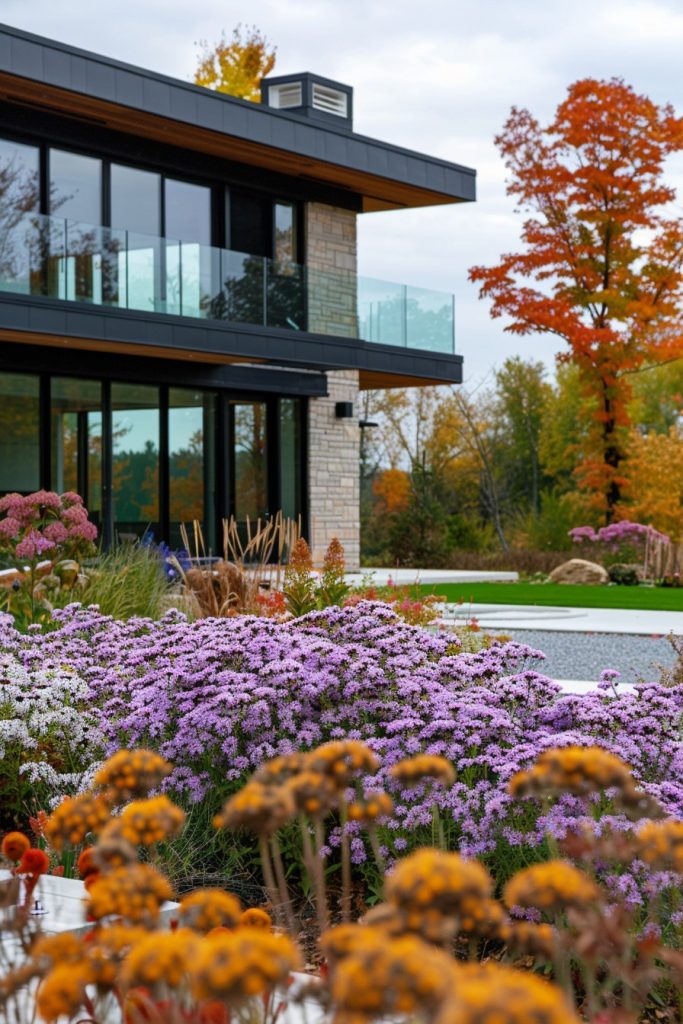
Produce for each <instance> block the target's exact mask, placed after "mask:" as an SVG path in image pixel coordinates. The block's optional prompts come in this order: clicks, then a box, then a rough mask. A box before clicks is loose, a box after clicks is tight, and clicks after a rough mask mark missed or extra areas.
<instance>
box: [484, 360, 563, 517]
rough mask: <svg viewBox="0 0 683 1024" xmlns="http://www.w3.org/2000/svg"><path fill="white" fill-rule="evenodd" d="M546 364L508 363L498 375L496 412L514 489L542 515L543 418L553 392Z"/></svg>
mask: <svg viewBox="0 0 683 1024" xmlns="http://www.w3.org/2000/svg"><path fill="white" fill-rule="evenodd" d="M545 376H546V373H545V367H544V365H543V363H540V362H535V361H528V362H525V361H524V360H523V359H520V358H519V356H515V357H514V358H512V359H506V360H505V362H504V363H503V365H502V367H501V368H500V369H499V370H498V371H497V372H496V400H495V408H496V412H497V413H498V415H499V416H500V417H501V419H502V420H503V429H504V434H505V461H506V464H507V467H508V470H507V471H508V475H509V476H510V478H511V484H512V487H513V489H514V491H515V493H516V495H519V496H520V497H522V498H523V499H524V500H525V501H527V502H528V504H529V506H530V508H531V511H532V512H533V513H534V514H535V515H538V513H539V510H540V507H541V489H542V487H543V484H544V482H545V481H544V479H543V471H542V467H541V458H540V446H541V426H542V423H543V414H544V410H545V408H546V405H547V403H548V400H549V397H550V395H551V393H552V389H551V387H550V385H549V384H548V382H547V380H546V379H545Z"/></svg>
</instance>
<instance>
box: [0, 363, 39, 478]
mask: <svg viewBox="0 0 683 1024" xmlns="http://www.w3.org/2000/svg"><path fill="white" fill-rule="evenodd" d="M39 486H40V385H39V380H38V377H37V376H33V375H32V374H24V373H0V493H3V494H5V493H7V492H8V491H27V492H29V491H37V490H38V488H39Z"/></svg>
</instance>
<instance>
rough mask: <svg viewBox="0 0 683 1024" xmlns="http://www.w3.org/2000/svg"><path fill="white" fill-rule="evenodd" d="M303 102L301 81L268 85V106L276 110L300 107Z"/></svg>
mask: <svg viewBox="0 0 683 1024" xmlns="http://www.w3.org/2000/svg"><path fill="white" fill-rule="evenodd" d="M302 103H303V95H302V89H301V82H283V84H282V85H270V86H268V106H269V107H275V108H276V110H287V109H288V108H289V107H300V106H301V104H302Z"/></svg>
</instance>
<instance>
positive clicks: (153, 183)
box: [111, 164, 161, 237]
mask: <svg viewBox="0 0 683 1024" xmlns="http://www.w3.org/2000/svg"><path fill="white" fill-rule="evenodd" d="M111 225H112V227H113V228H125V229H127V230H128V231H133V232H136V233H139V234H142V235H153V236H154V237H158V236H159V235H160V234H161V175H160V174H155V173H154V172H153V171H141V170H139V169H138V168H137V167H126V166H125V165H123V164H112V165H111Z"/></svg>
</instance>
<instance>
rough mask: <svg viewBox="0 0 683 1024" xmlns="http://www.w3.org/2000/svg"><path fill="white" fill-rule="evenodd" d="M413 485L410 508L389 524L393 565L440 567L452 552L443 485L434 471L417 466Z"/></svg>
mask: <svg viewBox="0 0 683 1024" xmlns="http://www.w3.org/2000/svg"><path fill="white" fill-rule="evenodd" d="M410 483H411V488H410V499H409V503H408V506H407V508H405V509H401V510H400V511H399V512H397V513H395V514H394V516H392V517H391V519H390V521H389V524H388V527H389V530H388V546H389V550H390V552H391V557H392V563H393V564H401V565H421V566H430V567H438V566H440V565H443V564H444V562H445V559H446V556H447V554H448V551H449V550H450V548H449V543H448V516H447V513H446V509H445V501H444V487H443V481H442V479H441V478H440V476H439V474H438V473H436V472H435V471H434V470H432V469H430V468H426V467H425V466H424V465H419V464H417V465H415V466H414V467H413V470H412V473H411V477H410Z"/></svg>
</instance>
